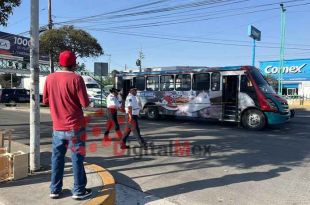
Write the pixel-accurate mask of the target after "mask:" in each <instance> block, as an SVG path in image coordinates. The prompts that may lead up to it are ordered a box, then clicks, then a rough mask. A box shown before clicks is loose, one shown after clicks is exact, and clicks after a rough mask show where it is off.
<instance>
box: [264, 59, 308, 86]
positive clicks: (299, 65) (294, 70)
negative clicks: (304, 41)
mask: <svg viewBox="0 0 310 205" xmlns="http://www.w3.org/2000/svg"><path fill="white" fill-rule="evenodd" d="M279 65H280V62H279V61H261V62H260V66H259V68H260V71H261V72H262V73H263V74H264V75H271V76H273V77H275V78H278V76H279V72H280V68H279ZM283 65H284V67H283V71H282V73H283V74H282V79H283V80H285V81H307V80H310V59H296V60H285V61H284V64H283Z"/></svg>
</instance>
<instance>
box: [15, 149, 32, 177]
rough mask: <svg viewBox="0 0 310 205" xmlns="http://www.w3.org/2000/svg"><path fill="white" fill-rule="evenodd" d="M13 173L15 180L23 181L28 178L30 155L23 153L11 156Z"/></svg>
mask: <svg viewBox="0 0 310 205" xmlns="http://www.w3.org/2000/svg"><path fill="white" fill-rule="evenodd" d="M11 159H12V172H11V177H12V178H13V179H14V180H17V179H22V178H25V177H27V176H28V164H29V158H28V154H27V153H24V152H22V151H19V152H15V153H12V154H11Z"/></svg>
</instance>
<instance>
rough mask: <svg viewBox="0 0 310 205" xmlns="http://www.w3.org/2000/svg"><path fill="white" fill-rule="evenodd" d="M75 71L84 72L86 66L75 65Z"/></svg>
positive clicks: (83, 64)
mask: <svg viewBox="0 0 310 205" xmlns="http://www.w3.org/2000/svg"><path fill="white" fill-rule="evenodd" d="M76 71H77V72H81V71H86V65H85V63H82V64H77V66H76Z"/></svg>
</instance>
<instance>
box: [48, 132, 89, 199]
mask: <svg viewBox="0 0 310 205" xmlns="http://www.w3.org/2000/svg"><path fill="white" fill-rule="evenodd" d="M85 136H86V133H85V128H81V129H79V130H78V131H74V130H72V131H55V130H54V131H53V153H52V176H51V186H50V189H51V192H54V193H55V192H56V193H57V192H61V190H62V186H63V183H62V181H63V174H64V166H65V155H66V152H67V149H68V148H69V149H70V150H71V160H72V168H73V176H74V186H73V190H72V193H73V194H80V193H83V192H84V191H85V186H86V184H87V178H86V174H85V169H84V164H83V162H84V158H85V139H86V137H85Z"/></svg>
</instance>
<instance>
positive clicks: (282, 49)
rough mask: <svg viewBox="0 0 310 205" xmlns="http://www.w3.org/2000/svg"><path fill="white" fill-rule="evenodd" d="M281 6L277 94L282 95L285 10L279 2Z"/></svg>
mask: <svg viewBox="0 0 310 205" xmlns="http://www.w3.org/2000/svg"><path fill="white" fill-rule="evenodd" d="M280 7H281V45H280V61H279V64H280V65H279V68H280V69H279V73H278V94H279V95H282V87H283V84H282V78H283V67H284V44H285V12H286V8H284V4H280Z"/></svg>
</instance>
